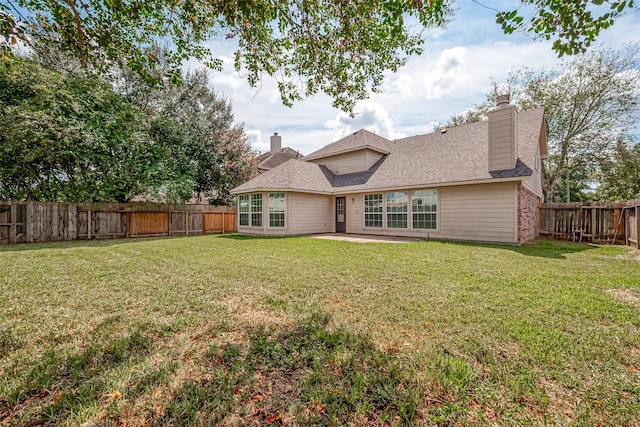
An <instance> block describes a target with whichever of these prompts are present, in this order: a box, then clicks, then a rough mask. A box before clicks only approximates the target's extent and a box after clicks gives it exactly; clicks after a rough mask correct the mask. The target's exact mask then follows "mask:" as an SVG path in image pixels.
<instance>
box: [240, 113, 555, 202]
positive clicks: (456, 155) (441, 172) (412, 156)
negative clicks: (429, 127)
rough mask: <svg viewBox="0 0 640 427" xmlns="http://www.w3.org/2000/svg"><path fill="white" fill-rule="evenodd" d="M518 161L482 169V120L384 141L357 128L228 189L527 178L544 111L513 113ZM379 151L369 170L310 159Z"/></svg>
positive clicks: (328, 188) (359, 188) (341, 189)
mask: <svg viewBox="0 0 640 427" xmlns="http://www.w3.org/2000/svg"><path fill="white" fill-rule="evenodd" d="M517 117H518V123H517V132H518V137H517V138H518V162H517V163H516V167H515V168H514V169H510V170H503V171H492V172H489V170H488V155H489V153H488V138H489V136H488V123H487V122H486V121H484V122H478V123H471V124H467V125H462V126H457V127H454V128H451V129H447V131H446V132H434V133H430V134H426V135H418V136H413V137H409V138H403V139H398V140H395V141H391V140H388V139H386V138H383V137H381V136H378V135H375V134H373V133H371V132H369V131H366V130H360V131H358V132H356V133H355V134H353V135H349V136H347V137H345V138H342V139H340V140H338V141H336V142H335V143H333V144H330V145H327V146H326V147H323V148H321V149H320V150H318V151H316V152H314V153H312V154H310V155H309V156H306V157H305V158H304V159H303V160H289V161H287V162H285V163H283V164H281V165H280V166H279V167H277V168H274V169H272V170H270V171H268V172H265V173H264V174H262V175H260V176H258V177H256V178H254V179H252V180H251V181H248V182H246V183H244V184H242V185H240V186H239V187H237V188H235V189H234V190H233V191H232V193H234V194H238V193H247V192H251V191H261V190H262V191H267V190H288V191H303V192H314V193H325V194H341V193H348V192H365V191H374V190H382V189H393V188H416V187H420V186H439V185H447V184H454V183H457V184H463V183H466V182H478V181H491V180H508V179H513V180H519V179H522V177H526V176H531V175H532V173H533V171H532V169H533V168H534V167H535V161H536V152H537V150H538V147H539V148H540V151H541V152H542V153H543V155H542V156H543V158H544V157H545V155H546V143H545V141H546V139H545V138H544V111H543V109H542V108H538V109H535V110H531V111H523V112H519V113H518V116H517ZM365 148H368V149H372V150H375V151H378V152H380V153H382V154H383V156H382V158H381V159H380V160H379V161H378V162H376V163H375V164H374V165H373V166H371V167H370V168H369V170H367V171H364V172H357V173H351V174H341V175H335V174H333V173H332V172H331V171H330V170H329V169H328V168H327V167H326V166H322V165H320V164H316V163H311V162H309V160H316V159H320V158H323V157H329V156H334V155H337V154H342V153H347V152H351V151H356V150H360V149H365Z"/></svg>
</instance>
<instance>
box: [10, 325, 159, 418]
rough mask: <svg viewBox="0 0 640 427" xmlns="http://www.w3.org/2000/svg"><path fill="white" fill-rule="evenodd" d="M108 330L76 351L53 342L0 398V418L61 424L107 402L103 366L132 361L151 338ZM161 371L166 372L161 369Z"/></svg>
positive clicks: (144, 352) (116, 366) (142, 382)
mask: <svg viewBox="0 0 640 427" xmlns="http://www.w3.org/2000/svg"><path fill="white" fill-rule="evenodd" d="M99 327H100V325H98V328H99ZM110 330H111V329H110ZM109 335H110V333H106V334H105V336H104V337H99V338H98V339H97V340H96V341H94V342H92V343H91V344H90V345H89V346H88V347H87V348H86V349H84V350H82V351H80V352H77V353H71V354H69V353H67V354H61V353H60V352H59V351H58V350H57V349H56V348H55V347H52V348H50V349H49V350H48V351H47V352H46V353H45V354H44V355H43V357H42V358H41V360H40V361H39V362H38V363H37V364H36V365H35V366H33V367H32V368H31V370H30V371H29V372H28V373H27V374H26V375H25V376H24V378H23V379H22V381H21V382H20V384H19V385H18V386H17V387H16V388H15V389H13V390H11V391H10V392H9V393H7V395H6V396H5V397H3V398H0V423H1V424H2V425H24V424H25V422H26V424H27V425H48V424H50V423H55V424H65V423H66V422H68V421H69V418H70V417H71V416H72V415H73V414H78V413H81V412H82V410H83V409H86V408H90V407H91V406H93V405H94V404H95V403H96V402H100V401H102V402H103V405H104V404H105V403H104V402H107V404H109V403H110V402H109V400H108V399H109V397H108V393H109V392H111V391H113V390H110V388H109V387H110V384H108V383H107V380H106V378H105V372H109V371H112V370H117V369H122V367H128V366H132V365H135V363H136V362H138V361H140V360H142V359H143V358H145V357H146V356H147V355H148V354H149V352H150V351H151V349H152V348H153V343H154V340H153V338H152V336H150V335H148V334H145V333H144V332H142V331H141V330H137V331H134V332H133V333H132V334H131V335H129V336H125V337H121V338H117V339H111V338H108V336H109ZM160 376H161V377H165V376H167V374H166V373H164V372H161V375H160ZM158 380H160V378H159V377H158V373H157V372H156V373H154V374H151V375H150V376H148V377H146V378H140V380H139V381H137V383H136V387H135V388H136V389H137V390H141V389H144V388H145V387H146V385H147V384H152V383H154V382H157V381H158ZM21 418H22V419H21Z"/></svg>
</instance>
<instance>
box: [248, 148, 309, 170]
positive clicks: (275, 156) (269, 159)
mask: <svg viewBox="0 0 640 427" xmlns="http://www.w3.org/2000/svg"><path fill="white" fill-rule="evenodd" d="M302 157H304V156H303V155H302V154H300V153H299V152H298V151H296V150H294V149H293V148H289V147H284V148H283V149H282V150H280V151H276V152H275V153H272V152H268V153H264V154H261V155H259V156H258V157H256V163H257V164H258V169H261V170H269V169H273V168H275V167H276V166H279V165H281V164H282V163H284V162H286V161H287V160H291V159H298V158H302Z"/></svg>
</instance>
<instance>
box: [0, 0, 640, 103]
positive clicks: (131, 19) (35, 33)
mask: <svg viewBox="0 0 640 427" xmlns="http://www.w3.org/2000/svg"><path fill="white" fill-rule="evenodd" d="M15 2H16V5H17V6H14V3H13V2H12V1H8V2H7V4H4V3H2V4H1V5H0V7H3V8H4V12H1V13H0V33H1V34H2V35H3V36H4V38H5V53H6V46H7V45H8V44H10V43H16V41H17V40H18V39H21V40H23V41H24V42H27V43H28V42H30V41H31V40H33V39H34V38H37V39H39V40H41V41H43V42H45V43H47V44H55V45H57V46H60V47H61V48H62V49H63V50H64V51H67V52H70V53H71V54H72V55H73V56H75V57H76V58H78V59H79V60H80V62H81V64H82V65H83V66H87V67H88V66H93V67H95V68H97V69H102V70H108V69H111V68H113V64H114V63H115V64H120V65H122V64H125V65H127V66H129V67H130V68H132V69H133V70H135V71H136V72H138V73H139V74H140V75H142V76H143V77H145V78H146V79H147V80H148V81H153V80H154V79H155V77H154V73H153V69H154V68H155V65H156V61H157V58H156V57H155V56H154V55H150V54H149V52H148V50H147V48H148V47H149V46H150V45H152V44H153V43H158V42H160V41H169V42H171V45H172V46H173V49H172V51H171V52H170V54H169V62H170V64H171V67H169V68H168V69H167V70H166V72H165V76H166V77H169V79H170V80H171V81H174V82H177V81H179V80H180V76H181V71H180V65H181V64H182V63H183V62H184V61H185V60H186V59H188V58H190V57H194V58H196V59H199V60H202V61H203V62H204V63H205V64H206V65H207V66H209V67H211V68H214V69H219V68H220V67H221V66H222V63H221V61H220V60H219V59H217V58H216V57H215V55H214V53H213V52H211V51H210V50H209V49H207V48H206V47H204V46H203V44H204V42H205V41H207V40H208V39H211V38H225V39H235V40H237V43H238V49H237V51H236V54H235V66H236V68H237V69H238V70H242V71H243V72H244V73H245V74H246V76H247V79H248V81H249V83H250V84H251V85H252V86H256V85H258V84H259V82H260V79H261V76H262V75H263V74H267V75H270V76H274V77H275V78H276V79H277V80H278V87H279V89H280V93H281V98H282V100H283V102H284V103H285V104H287V105H291V103H292V102H294V101H296V100H299V99H301V98H302V97H303V96H311V95H313V94H315V93H317V92H318V91H322V92H325V93H327V94H329V95H330V96H331V97H332V98H333V104H334V106H336V107H339V108H341V109H343V110H346V111H352V110H353V107H354V105H355V103H356V101H358V100H360V99H363V98H366V97H367V96H368V94H369V93H370V92H371V91H376V90H378V88H379V86H380V84H381V82H382V78H383V73H384V72H385V71H391V72H395V71H397V70H398V68H399V67H400V66H402V65H403V64H404V63H405V61H406V57H407V56H408V55H413V54H419V53H421V52H422V49H423V46H422V45H423V39H422V37H421V31H422V29H424V28H430V27H434V26H444V25H445V24H446V23H447V22H448V21H449V20H450V19H451V18H452V16H453V14H454V8H453V3H454V2H453V0H429V1H423V0H362V1H358V2H351V1H346V0H338V1H336V0H250V1H249V0H247V1H210V0H209V1H207V0H205V1H201V0H167V1H133V0H123V1H111V0H109V1H107V0H85V1H83V2H80V1H78V0H67V1H65V2H59V1H54V0H15ZM477 3H478V2H477ZM520 3H521V5H522V8H521V9H522V10H520V9H518V10H514V11H508V12H501V11H496V12H497V13H496V18H497V22H498V23H499V24H500V25H501V26H502V28H503V30H504V31H505V32H506V33H512V32H514V31H516V30H521V31H524V32H527V33H531V34H534V35H537V36H540V37H545V38H551V37H557V40H556V42H554V45H553V49H554V50H555V51H556V52H558V54H564V53H576V52H581V51H584V49H586V47H587V46H589V44H591V42H592V41H593V40H595V37H596V36H597V35H598V34H599V32H600V31H601V30H602V29H605V28H607V27H608V26H610V25H612V24H613V23H614V22H615V20H616V19H617V18H618V17H619V16H621V15H622V14H624V13H625V12H627V11H629V10H633V9H634V7H635V6H634V5H633V1H617V2H615V3H612V4H609V3H603V2H602V1H600V0H598V1H596V0H593V1H592V2H591V3H590V4H589V5H588V6H587V3H588V2H586V1H575V2H565V1H561V0H523V1H521V2H520ZM531 10H532V12H531V15H530V18H528V19H525V18H524V16H523V14H525V13H526V12H527V11H531ZM409 17H411V18H413V21H412V20H409V19H407V18H409ZM415 20H417V21H418V23H419V25H415V24H414V22H415Z"/></svg>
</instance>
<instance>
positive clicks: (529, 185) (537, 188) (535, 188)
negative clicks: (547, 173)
mask: <svg viewBox="0 0 640 427" xmlns="http://www.w3.org/2000/svg"><path fill="white" fill-rule="evenodd" d="M536 150H538V156H540V147H538V148H536ZM538 158H540V157H538ZM530 167H531V170H533V174H532V175H531V176H530V177H528V178H525V179H524V180H523V181H522V185H523V186H524V187H525V188H526V189H527V190H529V191H531V192H532V193H533V194H535V195H537V196H538V197H540V200H542V176H541V173H542V170H541V169H542V160H540V161H539V167H538V169H537V170H536V165H535V160H534V164H532V165H531V166H530Z"/></svg>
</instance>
